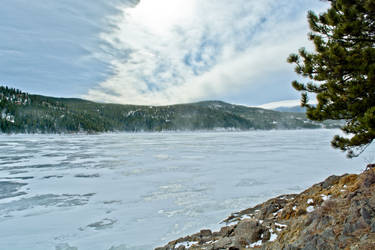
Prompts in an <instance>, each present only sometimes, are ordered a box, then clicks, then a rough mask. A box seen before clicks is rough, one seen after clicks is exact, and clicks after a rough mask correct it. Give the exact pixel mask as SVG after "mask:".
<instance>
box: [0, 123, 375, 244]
mask: <svg viewBox="0 0 375 250" xmlns="http://www.w3.org/2000/svg"><path fill="white" fill-rule="evenodd" d="M338 132H339V131H336V130H278V131H277V130H276V131H250V132H197V133H193V132H191V133H189V132H178V133H177V132H176V133H172V132H171V133H134V134H133V133H118V134H117V133H114V134H100V135H0V249H16V250H18V249H20V250H24V249H29V250H33V249H35V250H41V249H51V250H54V249H56V250H65V249H69V250H73V249H78V250H86V249H87V250H92V249H99V250H101V249H102V250H109V249H111V250H120V249H121V250H122V249H153V248H154V247H156V246H161V245H164V244H166V243H167V242H168V241H170V240H173V239H177V238H179V237H181V236H185V235H187V234H192V233H195V232H197V231H199V230H200V229H202V228H210V229H218V228H220V227H221V226H224V225H223V224H219V223H220V222H221V220H223V219H225V218H226V217H227V216H228V215H230V214H231V213H232V212H236V211H239V210H241V209H245V208H248V207H251V206H254V205H256V204H257V203H260V202H263V201H265V200H266V199H268V198H271V197H274V196H276V195H280V194H285V193H298V192H300V191H302V190H304V189H305V188H307V187H309V186H310V185H312V184H314V183H316V182H319V181H322V180H323V179H325V178H326V177H328V176H329V175H332V174H343V173H346V172H350V173H359V172H360V171H362V170H363V169H364V167H365V165H366V163H367V162H369V161H372V160H373V159H372V157H373V156H374V153H373V151H371V149H369V150H367V152H366V153H365V154H363V155H362V156H361V157H359V158H356V159H353V160H348V159H346V158H345V154H344V153H341V152H339V151H338V150H334V149H332V148H331V147H330V143H329V142H330V140H331V139H332V137H333V135H334V134H337V133H338ZM69 247H70V248H69Z"/></svg>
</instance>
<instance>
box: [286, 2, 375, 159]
mask: <svg viewBox="0 0 375 250" xmlns="http://www.w3.org/2000/svg"><path fill="white" fill-rule="evenodd" d="M329 2H330V5H331V6H330V8H329V9H328V10H327V11H326V12H324V13H322V14H320V15H316V14H315V13H314V12H312V11H310V12H309V13H308V21H309V24H310V29H311V31H312V32H311V33H310V34H309V39H310V40H311V41H313V43H314V45H315V52H313V53H311V52H308V51H306V50H305V48H301V49H300V50H299V53H298V54H291V55H290V56H289V58H288V62H289V63H294V64H296V67H295V71H296V72H297V73H298V74H299V75H301V76H303V77H305V78H308V79H310V80H311V81H309V82H307V83H300V82H298V81H294V82H293V83H292V85H293V87H294V88H295V89H296V90H298V91H301V92H302V97H301V106H303V107H306V108H307V111H306V113H307V116H308V118H309V119H311V120H316V121H323V120H327V119H333V120H345V121H346V123H345V125H344V126H343V127H342V128H341V129H342V131H344V132H345V134H346V137H342V136H338V135H336V136H335V137H334V138H333V140H332V142H331V143H332V146H333V147H335V148H339V149H341V150H343V151H346V152H347V156H348V157H350V158H351V157H355V156H358V155H359V154H360V153H362V152H363V151H364V150H365V149H366V147H367V146H368V145H370V144H371V142H372V141H373V140H374V138H375V1H374V0H329ZM308 93H314V94H316V98H317V101H318V104H317V105H316V106H314V105H309V104H308Z"/></svg>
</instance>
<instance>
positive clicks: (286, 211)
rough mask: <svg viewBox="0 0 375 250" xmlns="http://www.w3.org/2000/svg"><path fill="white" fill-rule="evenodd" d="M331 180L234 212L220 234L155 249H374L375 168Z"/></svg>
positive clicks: (206, 233) (201, 235)
mask: <svg viewBox="0 0 375 250" xmlns="http://www.w3.org/2000/svg"><path fill="white" fill-rule="evenodd" d="M373 167H374V165H369V166H368V168H367V169H366V170H365V171H364V172H363V173H361V174H359V175H356V174H350V175H349V174H345V175H343V176H330V177H328V178H327V179H326V180H325V181H323V182H321V183H318V184H315V185H314V186H312V187H310V188H309V189H307V190H305V191H304V192H302V193H300V194H290V195H282V196H279V197H277V198H273V199H270V200H268V201H266V202H264V203H262V204H259V205H257V206H255V207H253V208H249V209H246V210H243V211H240V212H238V213H234V214H232V215H231V216H229V217H228V218H227V219H225V220H224V221H223V223H225V224H226V226H224V227H222V228H221V230H220V231H219V232H211V231H210V230H207V229H206V230H201V231H200V232H199V233H196V234H194V235H191V236H187V237H183V238H180V239H178V240H175V241H171V242H169V243H168V244H167V245H166V246H164V247H159V248H156V250H172V249H178V250H183V249H207V250H219V249H230V250H235V249H285V250H297V249H304V250H310V249H311V250H313V249H322V250H323V249H324V250H325V249H375V169H374V168H373Z"/></svg>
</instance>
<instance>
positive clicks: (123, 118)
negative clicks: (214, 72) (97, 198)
mask: <svg viewBox="0 0 375 250" xmlns="http://www.w3.org/2000/svg"><path fill="white" fill-rule="evenodd" d="M0 112H1V113H0V132H3V133H77V132H87V133H96V132H114V131H127V132H139V131H147V132H155V131H175V130H182V131H184V130H192V131H195V130H215V129H228V130H255V129H259V130H270V129H303V128H322V127H323V128H333V127H338V126H339V123H337V122H332V121H328V122H324V123H316V122H312V121H310V120H308V119H307V118H306V116H305V114H304V113H282V112H277V111H273V110H267V109H262V108H257V107H246V106H242V105H235V104H230V103H226V102H223V101H219V100H213V101H200V102H195V103H185V104H175V105H164V106H150V105H131V104H128V105H124V104H114V103H97V102H93V101H88V100H84V99H79V98H61V97H49V96H42V95H33V94H29V93H25V92H22V91H20V90H16V89H12V88H8V87H2V86H0Z"/></svg>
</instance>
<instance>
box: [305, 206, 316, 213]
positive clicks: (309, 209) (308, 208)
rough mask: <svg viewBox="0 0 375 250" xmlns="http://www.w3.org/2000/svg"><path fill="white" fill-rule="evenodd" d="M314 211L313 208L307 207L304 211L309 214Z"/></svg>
mask: <svg viewBox="0 0 375 250" xmlns="http://www.w3.org/2000/svg"><path fill="white" fill-rule="evenodd" d="M314 210H315V208H314V206H308V207H307V208H306V211H307V212H308V213H311V212H313V211H314Z"/></svg>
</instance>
